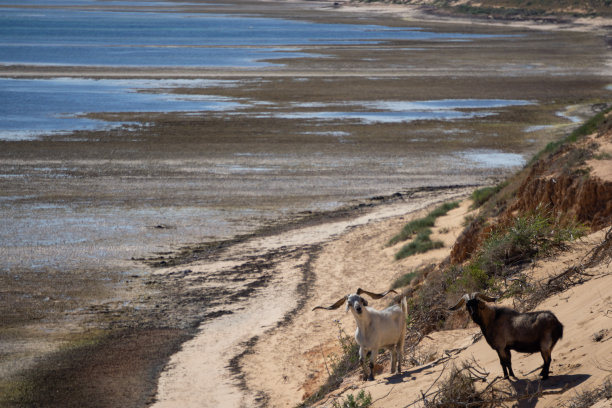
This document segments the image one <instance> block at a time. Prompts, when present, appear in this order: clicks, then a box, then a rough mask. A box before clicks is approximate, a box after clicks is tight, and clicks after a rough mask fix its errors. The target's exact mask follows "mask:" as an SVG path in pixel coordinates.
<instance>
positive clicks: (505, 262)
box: [449, 208, 586, 292]
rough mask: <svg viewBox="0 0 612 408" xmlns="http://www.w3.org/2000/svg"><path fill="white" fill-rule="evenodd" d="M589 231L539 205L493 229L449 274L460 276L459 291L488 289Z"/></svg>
mask: <svg viewBox="0 0 612 408" xmlns="http://www.w3.org/2000/svg"><path fill="white" fill-rule="evenodd" d="M585 233H586V229H585V228H584V227H583V226H581V225H580V224H578V223H576V222H574V221H572V220H567V219H566V218H564V217H561V216H560V215H554V214H552V213H551V212H550V211H547V210H546V209H545V208H538V209H536V210H535V211H532V212H528V213H526V214H523V215H519V216H517V217H516V219H515V220H514V222H513V223H512V224H509V225H501V226H499V227H497V229H495V230H493V231H492V232H491V234H490V235H489V237H488V238H487V239H485V241H484V242H483V244H482V245H481V246H480V248H479V249H478V251H477V253H476V255H475V256H474V257H473V258H472V260H471V261H470V262H469V263H468V264H466V265H465V266H454V267H453V268H455V270H454V271H450V273H449V275H450V276H453V275H455V276H457V275H458V277H457V280H456V281H455V283H454V285H455V290H457V291H466V292H469V291H472V290H483V289H487V288H490V287H492V286H493V285H494V282H495V279H496V278H506V277H508V276H510V275H512V274H514V273H515V272H517V268H519V267H520V266H521V265H523V264H525V263H529V262H531V261H533V260H534V259H536V258H538V257H542V256H546V255H550V253H551V252H552V251H553V250H554V249H556V248H561V247H563V245H565V243H566V242H568V241H572V240H575V239H577V238H579V237H581V236H583V235H584V234H585ZM458 270H459V271H460V272H459V273H458Z"/></svg>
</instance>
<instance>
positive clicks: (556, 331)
mask: <svg viewBox="0 0 612 408" xmlns="http://www.w3.org/2000/svg"><path fill="white" fill-rule="evenodd" d="M552 335H553V339H554V341H555V342H556V341H557V340H559V339H560V338H562V337H563V324H561V322H560V321H559V320H557V324H556V325H555V327H554V328H553V332H552Z"/></svg>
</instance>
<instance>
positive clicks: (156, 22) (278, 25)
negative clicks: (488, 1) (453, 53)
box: [0, 0, 514, 140]
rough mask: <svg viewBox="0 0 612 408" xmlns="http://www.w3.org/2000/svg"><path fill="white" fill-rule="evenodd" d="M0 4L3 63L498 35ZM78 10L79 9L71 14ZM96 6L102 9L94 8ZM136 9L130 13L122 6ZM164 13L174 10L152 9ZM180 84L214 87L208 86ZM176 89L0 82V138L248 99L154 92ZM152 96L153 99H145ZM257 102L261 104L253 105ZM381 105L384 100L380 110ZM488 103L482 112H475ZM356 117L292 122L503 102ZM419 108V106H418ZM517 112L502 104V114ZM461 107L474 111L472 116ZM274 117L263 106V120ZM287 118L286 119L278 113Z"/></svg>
mask: <svg viewBox="0 0 612 408" xmlns="http://www.w3.org/2000/svg"><path fill="white" fill-rule="evenodd" d="M15 3H16V1H15V0H0V5H5V6H7V7H6V8H0V65H13V64H26V65H60V66H73V65H76V66H116V67H123V66H139V67H167V66H172V67H226V66H231V67H239V68H252V67H268V66H271V65H278V62H277V63H275V64H273V63H271V62H270V61H267V60H269V59H275V60H279V59H280V60H282V59H285V58H297V57H310V58H313V61H316V58H324V57H322V56H320V55H318V54H314V53H307V52H306V51H304V49H303V48H305V47H308V48H309V49H312V48H313V46H315V47H314V48H315V49H316V46H317V45H329V44H365V43H367V44H372V43H380V42H383V41H388V40H410V41H413V42H415V44H419V43H420V42H422V41H424V40H435V41H441V42H444V41H470V40H475V39H479V38H485V37H487V38H490V37H498V36H494V35H478V34H464V33H437V32H432V31H426V30H422V29H419V28H415V27H408V28H392V27H384V26H378V25H359V24H323V23H313V22H307V21H294V20H287V19H273V18H264V17H254V16H246V15H227V14H216V13H185V12H178V11H176V10H174V9H173V8H172V7H176V6H179V5H181V4H189V3H171V2H155V1H144V2H138V1H132V2H130V1H95V0H26V1H21V2H19V4H20V5H25V6H33V7H32V8H19V7H16V6H15V7H10V6H11V5H14V4H15ZM68 6H70V7H68ZM91 6H95V7H91ZM119 6H122V7H125V6H128V9H123V8H119ZM152 6H153V10H157V9H158V8H159V9H161V8H165V10H166V11H165V12H161V11H151V10H152V9H151V7H152ZM180 86H200V87H206V84H203V83H202V81H191V82H190V81H185V82H183V83H181V84H180ZM164 87H171V86H170V85H168V84H167V81H165V82H164V81H142V80H129V81H128V80H92V79H51V80H14V79H0V118H1V119H2V120H1V121H0V140H24V139H32V138H36V137H38V136H40V135H44V134H47V133H58V132H69V131H72V130H94V129H101V128H105V127H109V126H117V125H119V123H114V122H111V123H109V122H103V121H97V120H92V119H87V118H84V117H82V116H83V115H84V114H86V113H89V112H128V111H129V112H166V111H168V112H169V111H180V112H190V111H191V112H210V111H221V110H223V111H229V110H232V111H236V110H239V109H241V108H243V107H244V104H245V103H247V102H245V101H237V100H229V99H224V98H220V97H207V96H188V95H182V96H178V95H176V94H173V93H159V92H157V91H156V92H151V91H149V90H151V89H153V88H164ZM143 90H144V91H143ZM248 103H250V104H251V106H252V105H253V104H256V103H257V101H250V102H248ZM378 103H379V104H380V103H382V102H378ZM475 103H476V104H478V103H480V104H481V105H482V106H478V105H474V104H475ZM354 104H356V105H360V106H357V107H356V108H353V109H352V111H350V112H335V111H330V112H319V113H311V112H299V111H298V112H295V113H293V114H292V116H291V115H289V116H287V117H292V118H303V119H311V118H316V119H323V120H335V119H338V120H341V119H354V120H359V121H361V122H366V123H371V122H402V121H411V120H418V119H440V120H453V119H466V118H471V117H476V116H484V115H487V114H489V113H487V112H483V111H477V110H478V109H480V108H486V107H488V108H492V107H496V106H495V102H494V101H489V100H486V101H480V102H475V101H472V102H469V103H468V102H467V101H462V102H460V103H459V106H457V107H454V108H453V107H449V106H447V105H448V103H447V102H445V101H426V102H421V103H420V104H416V105H415V102H401V101H400V102H385V103H384V105H378V106H376V105H375V104H374V105H373V104H372V103H365V102H355V103H354ZM410 104H412V105H410ZM509 104H510V105H512V104H514V103H513V102H512V101H503V102H502V105H501V106H508V105H509ZM456 108H463V109H473V111H470V112H464V111H459V110H457V109H456ZM270 112H272V110H268V111H266V110H265V109H263V108H262V115H264V116H265V115H271V114H272V113H270ZM277 116H282V115H277Z"/></svg>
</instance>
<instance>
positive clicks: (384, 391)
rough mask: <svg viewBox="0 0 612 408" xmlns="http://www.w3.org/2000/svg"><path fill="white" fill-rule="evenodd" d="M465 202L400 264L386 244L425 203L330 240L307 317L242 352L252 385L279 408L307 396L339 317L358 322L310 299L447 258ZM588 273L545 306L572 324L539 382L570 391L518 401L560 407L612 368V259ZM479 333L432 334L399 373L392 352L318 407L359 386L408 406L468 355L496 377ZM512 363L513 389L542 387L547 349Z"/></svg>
mask: <svg viewBox="0 0 612 408" xmlns="http://www.w3.org/2000/svg"><path fill="white" fill-rule="evenodd" d="M468 205H469V202H468V201H465V202H463V203H462V205H461V207H460V208H458V209H456V210H453V211H451V212H450V213H449V214H448V215H447V216H445V217H442V218H440V219H439V220H438V221H439V222H438V223H437V226H440V227H443V228H444V231H445V236H444V237H445V239H446V240H447V246H446V247H445V248H443V249H441V250H438V251H434V252H431V253H428V254H425V255H421V256H413V257H410V258H408V259H406V260H403V261H400V262H397V261H394V260H393V254H394V252H395V249H396V248H385V243H386V242H387V240H388V239H389V238H390V237H391V236H392V235H393V234H394V233H395V232H396V231H398V230H399V228H401V226H402V225H404V224H405V222H406V221H407V220H408V219H409V218H411V217H416V216H420V215H422V213H423V211H421V212H417V213H414V214H411V215H409V216H399V217H394V218H391V219H385V220H382V221H378V222H374V223H369V224H366V225H363V226H358V227H355V228H353V229H352V230H350V231H348V232H347V233H345V234H342V235H341V236H339V237H338V238H337V239H335V240H333V241H331V242H328V243H326V244H325V246H324V249H323V250H322V252H321V254H320V255H319V257H318V259H317V260H316V262H315V264H314V270H315V273H316V278H317V281H316V284H315V287H314V289H313V291H312V296H311V297H310V298H309V299H308V301H307V303H306V306H305V307H304V308H303V310H302V312H301V313H300V315H299V316H298V317H297V318H296V319H295V320H294V321H293V322H292V323H291V324H289V325H287V326H284V327H282V328H280V329H273V330H269V331H268V332H267V333H266V334H265V335H263V336H262V337H260V340H259V342H258V343H257V344H256V345H255V347H254V349H253V353H252V354H250V355H248V356H246V357H245V359H244V360H243V370H244V372H245V373H246V382H247V385H248V387H249V388H250V389H252V390H260V391H263V392H264V393H265V394H266V395H267V396H268V398H269V400H268V405H269V406H273V407H291V406H295V405H296V404H298V403H299V402H300V401H301V400H302V398H303V397H304V396H305V395H306V394H309V393H311V392H313V391H314V390H315V389H316V388H317V387H318V386H319V385H320V384H321V383H322V382H323V381H324V379H325V377H326V376H327V369H326V364H329V363H330V361H331V358H333V357H332V356H333V354H334V353H339V349H340V346H339V342H338V340H337V335H338V325H337V323H336V320H337V321H339V323H340V326H341V327H342V328H343V329H344V330H345V331H346V332H347V333H349V334H350V333H352V332H353V330H354V327H355V323H354V321H353V319H352V317H351V316H350V314H347V313H345V312H344V311H343V310H342V309H339V310H336V311H329V312H328V311H323V310H318V311H315V312H312V311H311V309H312V307H314V306H316V305H320V304H323V305H328V304H331V303H333V302H334V301H336V300H337V299H338V298H340V297H341V296H343V295H345V294H346V293H347V292H350V291H354V290H355V289H356V288H357V287H359V286H361V287H364V288H368V289H371V290H373V291H382V290H385V289H387V288H388V287H389V285H390V283H391V282H392V281H393V280H394V279H395V278H397V277H398V276H400V275H402V274H404V273H406V272H409V271H411V270H413V269H414V268H416V267H418V266H419V265H422V264H427V263H429V262H436V261H439V260H441V259H443V258H444V257H445V256H446V255H447V254H448V250H449V245H450V244H449V243H450V242H452V241H454V238H455V237H456V235H457V234H458V233H459V232H460V231H461V228H462V227H461V223H462V220H463V218H464V216H465V215H466V213H467V211H468ZM604 235H605V234H604V231H600V232H597V233H594V234H592V235H590V236H588V237H586V238H584V239H582V240H581V241H580V242H578V243H576V244H574V245H573V246H572V250H571V251H568V252H565V253H563V254H560V255H559V256H557V257H555V259H553V260H549V261H546V262H540V263H539V264H538V265H537V267H536V268H534V269H533V270H532V271H531V272H530V273H531V274H532V275H533V277H534V278H535V279H544V278H545V277H546V276H549V275H550V274H553V273H558V272H559V271H561V270H564V269H565V268H567V267H568V266H570V265H574V264H576V263H577V262H579V261H580V259H582V257H583V256H584V254H585V253H586V252H587V251H588V250H589V249H590V248H592V247H593V245H596V244H597V243H598V242H601V241H602V239H603V237H604ZM589 273H592V274H596V275H598V276H597V277H594V278H593V279H591V280H590V281H588V282H587V283H585V284H582V285H580V286H576V287H574V288H572V289H570V290H568V291H566V292H564V293H561V294H559V295H557V296H554V297H552V298H550V299H548V300H547V301H546V302H544V303H543V304H541V305H540V306H539V307H538V309H549V310H552V311H553V312H554V313H555V314H556V315H557V316H558V317H559V319H560V320H561V321H562V322H563V324H564V325H565V335H564V338H563V339H562V340H561V341H560V342H559V344H558V345H557V347H556V348H555V350H554V352H553V364H552V366H551V370H552V376H551V379H550V380H548V381H547V382H544V383H543V384H542V387H543V388H542V389H543V391H544V394H546V393H549V394H550V393H552V392H560V391H561V390H563V389H564V387H565V388H567V389H566V390H565V391H564V392H563V393H561V394H550V395H543V396H541V397H539V398H537V399H535V400H532V401H530V402H523V403H522V404H523V405H521V406H538V407H540V406H542V407H548V406H558V405H559V401H567V400H568V398H571V397H573V396H574V395H575V394H576V392H579V391H581V390H586V389H591V388H593V387H596V386H598V385H601V384H602V383H603V381H604V379H605V378H609V376H610V375H611V374H612V373H611V372H610V370H612V315H611V313H612V276H611V275H610V274H609V265H600V266H599V267H597V268H594V269H593V270H590V271H589ZM606 273H607V274H606ZM373 303H374V306H375V307H382V306H384V305H385V300H384V299H383V300H380V301H375V302H373ZM602 330H603V331H604V337H603V339H601V340H600V341H595V340H594V334H595V333H598V332H600V331H602ZM478 333H479V329H478V328H477V327H475V326H474V325H473V324H469V325H468V326H467V328H466V329H464V330H453V331H443V332H437V333H433V334H431V335H430V336H429V338H426V339H425V340H424V341H423V342H422V343H421V345H420V346H419V348H418V349H417V350H416V351H415V353H414V355H413V356H408V357H415V358H417V359H421V360H422V361H427V362H428V363H427V364H425V365H423V366H414V367H410V366H408V367H409V368H407V369H406V370H405V372H404V374H403V375H402V376H395V377H393V376H390V375H389V374H388V367H387V366H388V364H389V362H388V360H385V361H383V362H382V364H383V365H384V368H383V369H382V373H380V374H378V375H377V378H376V380H375V381H374V382H363V381H361V380H360V378H359V377H358V375H357V373H355V374H354V375H353V376H351V377H349V378H347V379H345V382H344V384H343V385H342V387H341V388H340V389H339V390H338V391H336V392H334V393H332V395H330V396H329V397H328V398H327V399H325V400H323V401H322V402H320V405H321V406H330V405H331V403H332V401H334V399H336V398H343V397H344V396H345V395H346V394H349V393H350V394H357V392H358V391H359V390H360V389H362V388H363V389H366V390H367V391H368V392H370V393H371V395H372V397H373V400H374V401H375V404H374V406H377V407H404V406H407V405H409V404H411V403H413V402H417V401H418V400H419V399H420V395H421V391H423V392H427V391H428V390H429V392H432V391H435V390H436V385H435V384H434V383H435V381H436V380H437V379H438V378H439V377H440V376H442V378H444V376H445V375H446V374H447V373H448V371H449V364H450V363H451V362H452V361H456V362H460V361H462V360H466V359H475V360H476V362H477V363H478V364H479V365H480V366H482V367H483V368H484V369H485V370H486V371H487V372H488V373H489V375H488V380H489V381H490V380H492V379H493V378H495V377H496V376H498V375H500V374H501V367H500V364H499V361H498V358H497V355H496V353H495V352H494V351H493V350H492V349H491V348H490V347H489V346H488V345H487V344H486V342H485V341H484V339H480V340H479V341H477V342H476V343H474V344H472V343H473V337H474V335H475V334H478ZM464 347H467V348H466V349H465V350H463V351H461V352H460V353H452V359H450V360H449V359H445V360H442V361H437V363H435V362H436V360H437V359H439V358H440V357H443V356H444V351H445V350H454V349H460V348H464ZM432 361H434V363H432ZM513 365H514V368H515V372H516V374H517V376H518V377H519V380H518V381H513V382H512V383H510V384H511V385H510V387H511V391H513V392H514V393H523V394H524V393H525V390H527V389H529V390H535V389H536V388H535V387H537V386H538V385H539V383H540V381H539V380H538V377H537V373H538V367H540V365H541V357H540V356H539V355H537V354H536V355H523V354H516V353H515V354H514V356H513ZM443 370H444V372H443V373H442V371H443ZM606 370H607V371H606ZM418 405H421V404H420V403H417V404H416V406H418Z"/></svg>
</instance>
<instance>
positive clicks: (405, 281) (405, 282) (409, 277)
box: [391, 271, 417, 289]
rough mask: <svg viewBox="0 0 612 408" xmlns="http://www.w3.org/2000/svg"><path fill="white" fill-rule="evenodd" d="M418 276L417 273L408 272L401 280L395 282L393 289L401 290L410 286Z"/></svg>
mask: <svg viewBox="0 0 612 408" xmlns="http://www.w3.org/2000/svg"><path fill="white" fill-rule="evenodd" d="M416 276H417V272H416V271H415V272H408V273H406V274H404V275H402V276H400V277H399V278H397V279H396V280H395V282H393V285H391V289H397V288H401V287H404V286H408V285H410V282H411V281H412V279H414V278H415V277H416Z"/></svg>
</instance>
